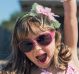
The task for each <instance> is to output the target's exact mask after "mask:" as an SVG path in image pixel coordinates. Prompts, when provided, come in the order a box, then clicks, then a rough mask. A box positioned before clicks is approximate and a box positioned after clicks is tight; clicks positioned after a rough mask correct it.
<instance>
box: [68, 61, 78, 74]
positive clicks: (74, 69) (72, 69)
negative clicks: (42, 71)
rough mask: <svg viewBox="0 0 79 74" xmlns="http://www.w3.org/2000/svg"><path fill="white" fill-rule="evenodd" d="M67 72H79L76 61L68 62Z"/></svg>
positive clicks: (75, 73)
mask: <svg viewBox="0 0 79 74" xmlns="http://www.w3.org/2000/svg"><path fill="white" fill-rule="evenodd" d="M67 74H79V68H78V67H77V66H76V65H75V64H74V62H70V63H69V64H68V68H67Z"/></svg>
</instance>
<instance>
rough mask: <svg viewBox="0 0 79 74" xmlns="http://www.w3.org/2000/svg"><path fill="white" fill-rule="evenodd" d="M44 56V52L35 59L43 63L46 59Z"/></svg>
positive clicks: (45, 55)
mask: <svg viewBox="0 0 79 74" xmlns="http://www.w3.org/2000/svg"><path fill="white" fill-rule="evenodd" d="M46 58H47V53H44V54H42V55H40V56H36V59H37V60H38V61H39V62H41V63H44V62H45V61H46Z"/></svg>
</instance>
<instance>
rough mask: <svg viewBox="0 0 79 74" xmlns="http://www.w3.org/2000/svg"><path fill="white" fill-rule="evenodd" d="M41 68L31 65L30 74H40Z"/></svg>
mask: <svg viewBox="0 0 79 74" xmlns="http://www.w3.org/2000/svg"><path fill="white" fill-rule="evenodd" d="M40 73H41V70H40V69H39V68H38V67H32V71H31V74H40Z"/></svg>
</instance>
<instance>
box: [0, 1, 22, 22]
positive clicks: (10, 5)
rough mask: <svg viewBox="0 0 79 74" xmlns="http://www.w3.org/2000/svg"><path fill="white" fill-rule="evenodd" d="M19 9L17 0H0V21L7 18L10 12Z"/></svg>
mask: <svg viewBox="0 0 79 74" xmlns="http://www.w3.org/2000/svg"><path fill="white" fill-rule="evenodd" d="M20 10H21V9H20V4H19V0H0V23H1V22H2V21H3V20H8V19H9V18H10V15H11V14H12V13H14V12H16V11H20Z"/></svg>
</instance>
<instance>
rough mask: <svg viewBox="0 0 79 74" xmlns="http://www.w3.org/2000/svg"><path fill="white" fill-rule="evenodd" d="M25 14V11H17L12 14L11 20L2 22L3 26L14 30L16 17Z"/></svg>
mask: <svg viewBox="0 0 79 74" xmlns="http://www.w3.org/2000/svg"><path fill="white" fill-rule="evenodd" d="M23 14H25V12H15V13H13V14H12V15H11V17H10V19H9V20H5V21H3V22H2V23H1V26H2V27H3V28H5V29H7V30H9V31H13V28H14V25H15V22H16V19H17V18H18V17H20V16H22V15H23Z"/></svg>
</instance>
